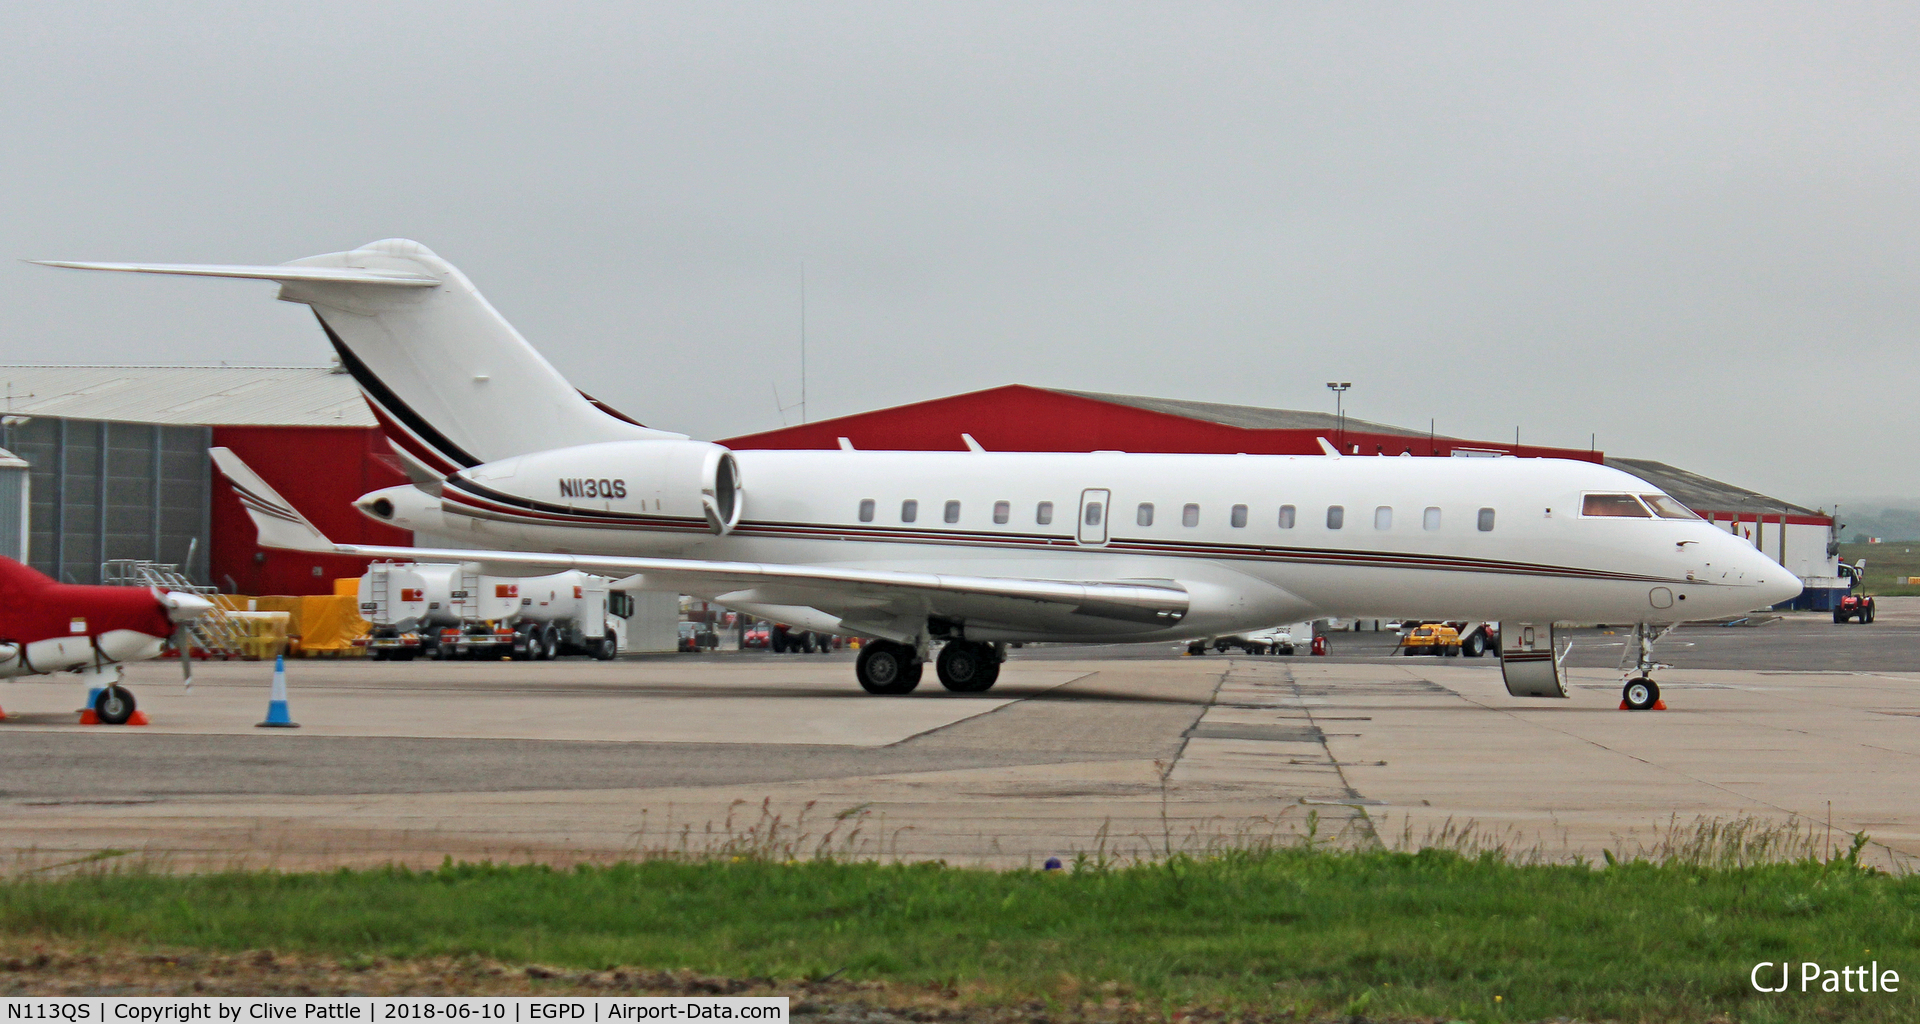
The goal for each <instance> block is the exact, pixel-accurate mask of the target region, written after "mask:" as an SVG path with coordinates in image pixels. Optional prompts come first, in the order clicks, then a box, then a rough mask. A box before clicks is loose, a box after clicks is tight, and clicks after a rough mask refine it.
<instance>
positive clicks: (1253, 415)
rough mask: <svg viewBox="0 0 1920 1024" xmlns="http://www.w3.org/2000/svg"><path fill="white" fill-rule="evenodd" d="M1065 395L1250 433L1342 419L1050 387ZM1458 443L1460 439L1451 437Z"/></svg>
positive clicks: (1393, 430)
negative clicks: (1214, 424) (1216, 424)
mask: <svg viewBox="0 0 1920 1024" xmlns="http://www.w3.org/2000/svg"><path fill="white" fill-rule="evenodd" d="M1047 390H1049V391H1053V392H1055V393H1057V394H1062V395H1074V396H1077V397H1079V398H1091V399H1093V400H1094V401H1096V402H1107V403H1109V404H1112V405H1127V406H1132V407H1133V408H1135V409H1145V410H1147V411H1148V412H1159V413H1166V414H1167V415H1169V416H1184V417H1186V418H1187V419H1194V420H1202V421H1204V422H1207V423H1219V424H1222V425H1223V426H1229V427H1240V428H1243V429H1246V430H1338V429H1339V428H1340V420H1339V417H1337V416H1335V415H1334V414H1332V413H1330V412H1308V411H1306V410H1304V409H1263V408H1260V407H1259V406H1255V405H1226V404H1223V403H1220V402H1190V401H1187V400H1186V399H1181V398H1151V397H1148V396H1144V395H1109V394H1103V393H1101V392H1098V391H1068V390H1066V389H1064V388H1048V389H1047ZM1346 426H1347V429H1348V430H1351V431H1354V432H1355V433H1361V434H1387V435H1391V436H1394V437H1426V436H1427V432H1426V431H1424V430H1408V429H1407V428H1405V427H1396V426H1392V425H1390V424H1386V423H1374V422H1372V421H1371V420H1357V419H1354V418H1353V417H1351V416H1349V417H1347V424H1346ZM1447 440H1449V441H1452V440H1457V438H1447Z"/></svg>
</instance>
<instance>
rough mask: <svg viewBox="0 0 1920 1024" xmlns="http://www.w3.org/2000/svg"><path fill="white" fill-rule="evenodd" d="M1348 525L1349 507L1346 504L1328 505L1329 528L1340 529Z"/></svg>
mask: <svg viewBox="0 0 1920 1024" xmlns="http://www.w3.org/2000/svg"><path fill="white" fill-rule="evenodd" d="M1345 525H1347V507H1346V506H1345V505H1328V506H1327V529H1329V530H1338V529H1340V528H1341V527H1343V526H1345Z"/></svg>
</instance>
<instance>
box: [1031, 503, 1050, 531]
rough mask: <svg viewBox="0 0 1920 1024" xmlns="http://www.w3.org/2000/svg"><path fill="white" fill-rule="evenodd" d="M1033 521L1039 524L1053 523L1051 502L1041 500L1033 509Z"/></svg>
mask: <svg viewBox="0 0 1920 1024" xmlns="http://www.w3.org/2000/svg"><path fill="white" fill-rule="evenodd" d="M1033 521H1034V522H1036V523H1039V524H1040V525H1041V526H1051V525H1053V502H1051V501H1043V502H1041V503H1040V504H1039V505H1038V506H1037V507H1035V508H1034V510H1033Z"/></svg>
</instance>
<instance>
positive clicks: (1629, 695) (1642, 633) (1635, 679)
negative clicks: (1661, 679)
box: [1620, 622, 1673, 711]
mask: <svg viewBox="0 0 1920 1024" xmlns="http://www.w3.org/2000/svg"><path fill="white" fill-rule="evenodd" d="M1672 631H1673V626H1671V625H1667V626H1655V625H1649V624H1647V623H1645V622H1642V623H1640V624H1639V625H1636V626H1634V627H1633V642H1632V643H1630V644H1628V645H1627V651H1626V653H1625V654H1623V655H1621V657H1620V667H1621V669H1623V670H1626V671H1627V673H1628V675H1627V682H1626V685H1624V686H1622V687H1621V688H1620V710H1622V711H1665V710H1667V702H1666V701H1663V700H1661V699H1660V684H1659V683H1656V682H1654V681H1653V670H1654V669H1658V668H1670V667H1672V666H1669V665H1662V664H1660V663H1659V662H1656V661H1654V660H1653V645H1654V644H1656V643H1658V642H1659V641H1660V638H1662V637H1664V636H1666V635H1667V634H1668V633H1670V632H1672ZM1628 662H1632V665H1631V666H1629V665H1628Z"/></svg>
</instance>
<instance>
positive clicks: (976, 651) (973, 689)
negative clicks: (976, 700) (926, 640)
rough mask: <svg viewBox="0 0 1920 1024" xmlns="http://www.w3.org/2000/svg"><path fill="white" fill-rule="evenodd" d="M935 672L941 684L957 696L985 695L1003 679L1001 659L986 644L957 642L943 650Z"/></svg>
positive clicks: (954, 641)
mask: <svg viewBox="0 0 1920 1024" xmlns="http://www.w3.org/2000/svg"><path fill="white" fill-rule="evenodd" d="M934 669H935V671H937V672H938V673H939V675H940V685H941V686H944V687H946V688H947V689H949V690H952V691H953V692H954V693H984V692H986V691H987V690H990V689H992V688H993V684H994V681H995V680H997V679H999V678H1000V659H999V658H997V657H995V656H994V650H993V648H992V647H990V646H988V645H986V644H981V643H974V642H972V641H970V640H953V641H950V642H949V643H948V644H947V645H946V646H945V647H942V648H940V658H939V660H938V661H936V662H935V663H934Z"/></svg>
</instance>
